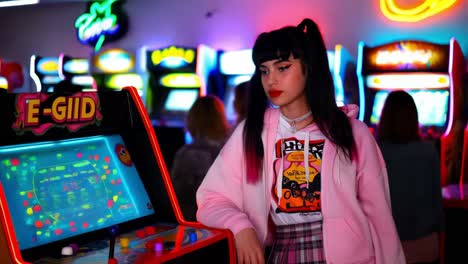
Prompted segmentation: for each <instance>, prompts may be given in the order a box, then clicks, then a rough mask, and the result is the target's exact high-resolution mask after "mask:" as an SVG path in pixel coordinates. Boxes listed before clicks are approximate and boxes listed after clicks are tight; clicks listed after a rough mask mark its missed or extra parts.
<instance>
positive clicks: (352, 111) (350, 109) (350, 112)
mask: <svg viewBox="0 0 468 264" xmlns="http://www.w3.org/2000/svg"><path fill="white" fill-rule="evenodd" d="M340 110H341V111H343V112H344V113H345V114H346V115H347V116H348V117H351V118H356V117H357V115H358V114H359V106H357V105H355V104H349V105H344V106H341V107H340Z"/></svg>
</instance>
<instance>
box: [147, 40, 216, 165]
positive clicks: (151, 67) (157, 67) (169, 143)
mask: <svg viewBox="0 0 468 264" xmlns="http://www.w3.org/2000/svg"><path fill="white" fill-rule="evenodd" d="M142 53H143V54H144V55H145V56H144V61H145V62H146V70H147V72H148V74H149V83H148V89H150V90H151V99H149V100H150V101H151V106H150V107H149V109H148V111H149V113H150V117H151V121H152V124H153V127H154V129H155V131H156V134H157V135H158V137H159V138H160V142H161V150H162V152H163V155H164V159H165V160H166V164H167V165H168V168H169V170H170V169H171V168H172V161H173V159H174V155H175V153H176V152H177V150H178V149H179V148H180V147H182V146H183V145H184V144H185V143H187V142H188V141H187V138H189V137H188V133H186V132H185V128H184V127H185V117H186V113H187V111H188V110H189V109H190V107H191V106H192V105H193V103H194V102H195V100H197V98H198V97H199V96H204V95H206V94H207V91H208V77H209V75H210V73H211V71H213V70H214V69H215V65H216V52H215V50H213V49H211V48H209V47H208V46H205V45H199V46H198V47H196V48H188V47H180V46H169V47H166V48H160V49H148V48H146V47H144V48H143V49H142Z"/></svg>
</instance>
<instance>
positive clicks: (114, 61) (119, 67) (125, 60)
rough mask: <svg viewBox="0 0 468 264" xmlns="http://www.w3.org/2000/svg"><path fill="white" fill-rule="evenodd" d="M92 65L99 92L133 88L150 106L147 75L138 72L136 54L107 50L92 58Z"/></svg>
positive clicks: (122, 50)
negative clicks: (126, 87)
mask: <svg viewBox="0 0 468 264" xmlns="http://www.w3.org/2000/svg"><path fill="white" fill-rule="evenodd" d="M140 64H141V63H140ZM90 65H91V74H92V76H93V78H94V79H95V81H96V85H97V89H98V90H99V91H120V90H121V89H122V87H125V86H133V87H135V88H136V89H137V91H138V94H139V95H140V97H141V98H142V101H143V103H144V104H145V106H148V104H149V103H148V101H147V99H148V89H147V85H146V84H147V74H146V73H143V72H142V71H139V70H138V67H137V65H139V64H138V62H137V58H136V55H135V54H134V53H132V52H130V51H127V50H124V49H120V48H111V49H105V50H102V51H100V52H99V53H97V54H94V55H93V56H92V57H91V59H90ZM147 110H148V109H147Z"/></svg>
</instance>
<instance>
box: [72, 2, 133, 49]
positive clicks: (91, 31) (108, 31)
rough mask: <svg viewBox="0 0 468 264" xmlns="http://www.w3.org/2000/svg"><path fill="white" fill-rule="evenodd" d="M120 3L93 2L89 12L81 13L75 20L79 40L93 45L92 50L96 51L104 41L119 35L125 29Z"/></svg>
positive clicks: (124, 18)
mask: <svg viewBox="0 0 468 264" xmlns="http://www.w3.org/2000/svg"><path fill="white" fill-rule="evenodd" d="M114 3H115V5H114ZM120 3H121V1H118V0H105V1H95V2H93V3H92V4H91V5H90V6H89V13H84V14H81V15H80V16H79V17H78V18H77V19H76V20H75V28H76V30H77V34H78V39H79V40H80V42H81V43H83V44H87V45H91V46H94V51H95V52H98V51H99V50H100V49H101V47H102V45H103V44H104V42H105V41H111V40H115V39H117V38H119V37H121V36H122V35H123V34H124V33H125V31H126V17H125V15H124V14H123V12H122V11H121V8H120V5H119V4H120Z"/></svg>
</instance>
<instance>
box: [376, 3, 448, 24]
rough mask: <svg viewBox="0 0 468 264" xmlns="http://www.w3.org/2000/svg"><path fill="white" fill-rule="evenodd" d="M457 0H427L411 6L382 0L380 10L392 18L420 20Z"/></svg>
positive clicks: (397, 19)
mask: <svg viewBox="0 0 468 264" xmlns="http://www.w3.org/2000/svg"><path fill="white" fill-rule="evenodd" d="M456 1H457V0H425V1H423V3H421V4H420V5H417V6H414V7H411V8H402V7H399V6H398V5H397V3H396V0H380V10H381V11H382V13H383V14H384V16H385V17H387V18H388V19H390V20H393V21H400V22H418V21H421V20H423V19H426V18H428V17H430V16H434V15H436V14H438V13H440V12H442V11H444V10H446V9H448V8H450V7H451V6H453V5H454V4H455V2H456Z"/></svg>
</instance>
